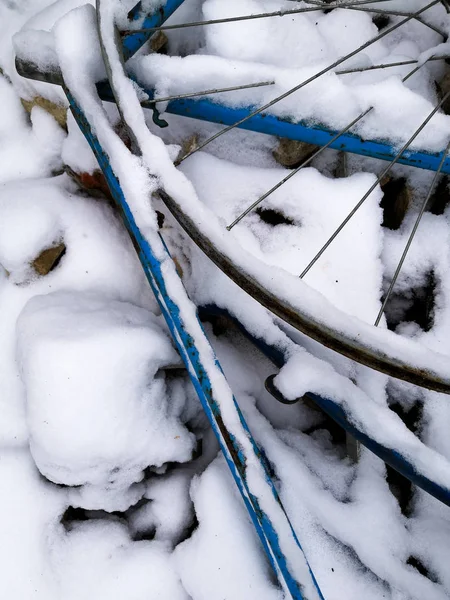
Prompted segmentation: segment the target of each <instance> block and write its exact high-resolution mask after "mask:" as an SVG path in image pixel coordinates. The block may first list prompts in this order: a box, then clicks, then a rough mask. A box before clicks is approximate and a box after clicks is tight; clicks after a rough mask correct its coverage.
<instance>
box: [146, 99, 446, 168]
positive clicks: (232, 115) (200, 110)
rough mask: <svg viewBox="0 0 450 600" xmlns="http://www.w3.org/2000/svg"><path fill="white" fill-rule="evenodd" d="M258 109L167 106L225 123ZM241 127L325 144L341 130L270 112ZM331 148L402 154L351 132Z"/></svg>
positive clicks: (415, 162)
mask: <svg viewBox="0 0 450 600" xmlns="http://www.w3.org/2000/svg"><path fill="white" fill-rule="evenodd" d="M145 91H146V93H147V94H148V95H149V96H150V97H151V98H152V97H153V90H145ZM254 110H255V108H254V107H245V108H231V107H228V106H224V105H222V104H218V103H216V102H213V101H212V100H208V99H202V100H192V99H190V98H186V99H180V100H173V101H172V102H169V104H168V106H167V109H166V111H167V112H168V113H171V114H174V115H180V116H184V117H190V118H192V119H200V120H202V121H209V122H212V123H219V124H221V125H232V124H233V123H237V122H238V121H240V120H241V119H243V118H245V117H246V116H248V115H249V114H250V113H252V112H253V111H254ZM239 127H240V128H242V129H248V130H250V131H257V132H259V133H265V134H267V135H275V136H279V137H283V138H289V139H291V140H299V141H301V142H308V143H309V144H314V145H316V146H325V145H326V144H327V143H328V142H329V141H330V140H331V139H332V138H333V137H334V136H335V135H336V133H337V131H333V130H331V129H329V128H327V127H326V126H325V125H319V124H305V123H304V122H301V121H300V122H298V123H292V122H289V121H286V120H284V119H280V118H279V117H276V116H274V115H269V114H259V115H255V116H253V117H251V118H250V119H248V120H247V121H245V122H244V123H242V124H241V125H240V126H239ZM330 148H333V149H334V150H342V151H344V152H351V153H353V154H359V155H361V156H367V157H370V158H378V159H380V160H386V161H391V160H392V159H393V158H395V156H396V155H397V153H398V148H395V147H393V146H392V145H391V144H390V143H389V142H386V141H371V140H367V141H366V140H363V139H362V138H360V137H359V136H357V135H354V134H351V133H344V134H343V135H341V136H340V137H339V138H338V139H337V140H336V141H335V142H333V143H332V144H330ZM441 160H442V152H439V153H428V152H424V151H420V150H412V151H407V152H405V153H404V155H403V156H402V157H401V158H400V159H399V160H398V162H399V163H401V164H403V165H408V166H411V167H418V168H419V169H427V170H429V171H437V169H438V167H439V164H440V162H441ZM442 173H447V174H450V157H448V158H447V159H446V160H445V162H444V166H443V168H442Z"/></svg>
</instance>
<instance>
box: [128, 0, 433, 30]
mask: <svg viewBox="0 0 450 600" xmlns="http://www.w3.org/2000/svg"><path fill="white" fill-rule="evenodd" d="M378 1H383V2H388V1H389V0H378ZM438 1H439V0H438ZM359 4H365V2H349V3H345V4H337V3H334V4H320V5H318V6H311V7H302V8H295V9H292V10H277V11H273V12H266V13H257V14H254V15H241V16H237V17H224V18H223V19H209V20H208V21H192V22H190V23H176V24H174V25H160V26H159V27H143V28H141V29H139V28H138V29H130V30H126V31H122V32H121V35H123V36H124V37H127V36H128V35H134V34H136V33H150V32H152V31H154V32H155V31H168V30H172V29H186V28H188V27H201V26H204V25H219V24H222V23H234V22H237V21H250V20H253V19H266V18H271V17H285V16H289V15H293V14H301V13H309V12H317V11H319V10H322V9H324V8H326V9H332V8H348V7H351V6H359Z"/></svg>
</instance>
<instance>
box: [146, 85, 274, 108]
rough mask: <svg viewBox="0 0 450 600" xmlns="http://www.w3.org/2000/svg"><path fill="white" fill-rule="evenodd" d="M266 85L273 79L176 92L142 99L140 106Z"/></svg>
mask: <svg viewBox="0 0 450 600" xmlns="http://www.w3.org/2000/svg"><path fill="white" fill-rule="evenodd" d="M268 85H275V81H259V82H257V83H246V84H244V85H235V86H233V87H226V88H214V89H211V90H202V91H201V92H188V93H186V94H177V95H174V96H165V97H161V98H153V99H152V100H144V101H143V102H141V106H143V107H144V108H147V107H148V106H154V105H155V104H156V103H157V102H169V101H170V100H180V99H181V98H195V97H196V96H207V95H209V94H219V93H222V92H233V91H235V90H246V89H249V88H257V87H264V86H268Z"/></svg>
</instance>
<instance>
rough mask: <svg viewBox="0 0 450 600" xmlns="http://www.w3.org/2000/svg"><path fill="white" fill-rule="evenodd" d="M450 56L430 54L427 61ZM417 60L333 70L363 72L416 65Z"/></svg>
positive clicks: (344, 72)
mask: <svg viewBox="0 0 450 600" xmlns="http://www.w3.org/2000/svg"><path fill="white" fill-rule="evenodd" d="M446 58H450V57H448V56H431V57H430V58H429V59H428V60H427V62H428V61H431V60H445V59H446ZM418 63H419V61H418V60H413V59H412V60H401V61H398V62H393V63H384V64H381V65H371V66H370V67H355V68H354V69H344V70H341V71H335V73H336V75H348V74H349V73H364V72H365V71H375V70H377V69H390V68H391V67H403V66H406V65H417V64H418Z"/></svg>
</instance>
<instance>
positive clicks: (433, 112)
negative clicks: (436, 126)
mask: <svg viewBox="0 0 450 600" xmlns="http://www.w3.org/2000/svg"><path fill="white" fill-rule="evenodd" d="M449 97H450V91H448V92H447V93H446V94H445V95H444V96H443V98H442V99H441V101H440V102H439V103H438V105H437V106H436V107H435V108H434V109H433V110H432V111H431V113H430V114H429V115H428V116H427V118H426V119H425V120H424V121H423V123H422V124H421V125H420V126H419V127H418V128H417V129H416V131H415V132H414V134H413V135H412V136H411V137H410V138H409V140H408V141H407V142H406V144H405V145H404V146H403V147H402V149H401V150H400V151H399V152H398V154H397V155H396V156H395V157H394V159H393V160H392V161H391V162H390V163H389V165H388V166H387V167H386V169H384V171H383V172H382V173H381V175H380V176H379V177H377V180H376V181H375V183H374V184H373V185H372V186H371V187H370V189H369V190H368V191H367V192H366V193H365V194H364V196H363V197H362V198H361V200H360V201H359V202H358V204H357V205H356V206H355V207H354V208H353V210H351V211H350V213H349V214H348V215H347V216H346V217H345V219H344V220H343V221H342V223H341V224H340V225H339V227H338V228H337V229H336V231H335V232H334V233H333V235H332V236H331V237H330V238H329V239H328V240H327V241H326V243H325V244H324V245H323V246H322V248H321V249H320V250H319V252H318V253H317V254H316V255H315V256H314V258H313V259H312V260H311V262H310V263H309V264H308V266H307V267H306V268H305V269H304V271H303V272H302V274H301V275H300V278H303V277H304V276H305V275H306V274H307V273H308V271H309V270H310V269H311V267H312V266H313V265H314V264H315V263H316V262H317V261H318V259H319V258H320V257H321V256H322V254H323V253H324V252H325V250H326V249H327V248H328V247H329V246H330V244H331V243H332V242H333V240H334V239H335V238H336V237H337V236H338V235H339V233H340V232H341V231H342V230H343V229H344V227H345V226H346V225H347V223H348V222H349V221H350V219H351V218H352V217H353V215H354V214H355V213H356V212H357V210H358V209H359V208H360V207H361V206H362V204H363V203H364V202H365V201H366V200H367V198H368V197H369V196H370V194H371V193H372V192H373V191H374V189H375V188H376V187H377V186H378V184H379V183H380V182H381V181H382V180H383V179H384V177H385V176H386V175H387V174H388V173H389V171H390V170H391V169H392V167H393V166H394V165H395V164H396V163H397V162H398V160H399V159H400V158H401V156H402V154H403V153H404V152H405V150H407V149H408V148H409V146H410V145H411V144H412V143H413V141H414V140H415V139H416V137H417V136H418V135H419V133H420V132H421V131H422V130H423V129H424V128H425V127H426V125H428V123H429V122H430V121H431V119H432V118H433V117H434V115H435V114H436V113H437V111H438V110H439V109H440V107H441V106H442V105H443V104H444V102H445V101H446V100H447V98H449Z"/></svg>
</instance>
